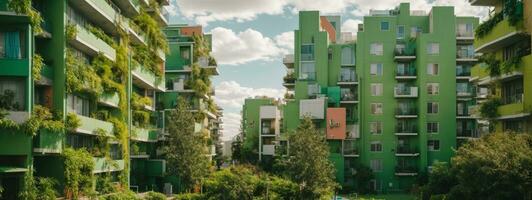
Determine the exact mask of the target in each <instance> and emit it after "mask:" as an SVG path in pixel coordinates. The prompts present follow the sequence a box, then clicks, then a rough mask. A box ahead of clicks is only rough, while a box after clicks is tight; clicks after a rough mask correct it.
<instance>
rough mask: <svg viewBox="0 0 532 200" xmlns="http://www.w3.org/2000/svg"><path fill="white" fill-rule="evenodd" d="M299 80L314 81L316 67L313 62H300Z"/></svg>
mask: <svg viewBox="0 0 532 200" xmlns="http://www.w3.org/2000/svg"><path fill="white" fill-rule="evenodd" d="M299 78H300V79H303V80H316V65H315V63H314V62H302V63H301V70H300V72H299Z"/></svg>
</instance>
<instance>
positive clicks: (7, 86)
mask: <svg viewBox="0 0 532 200" xmlns="http://www.w3.org/2000/svg"><path fill="white" fill-rule="evenodd" d="M25 83H26V81H25V80H24V78H15V77H5V76H0V94H2V95H8V96H11V95H12V97H13V98H12V99H10V98H6V99H2V104H4V105H1V106H2V107H4V109H6V110H9V111H20V110H24V108H25V107H26V106H25V102H26V98H25V96H26V95H25V94H26V87H25V86H24V85H25ZM8 99H10V100H8Z"/></svg>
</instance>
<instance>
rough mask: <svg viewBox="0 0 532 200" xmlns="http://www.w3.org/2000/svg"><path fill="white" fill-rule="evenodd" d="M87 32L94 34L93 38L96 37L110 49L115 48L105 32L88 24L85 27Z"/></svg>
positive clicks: (112, 40) (113, 41)
mask: <svg viewBox="0 0 532 200" xmlns="http://www.w3.org/2000/svg"><path fill="white" fill-rule="evenodd" d="M87 30H88V31H90V32H91V33H92V34H94V36H96V37H97V38H99V39H101V40H103V41H104V42H105V43H107V44H108V45H110V46H111V47H116V42H115V40H114V39H113V38H112V37H110V36H109V35H107V34H105V32H104V31H103V30H102V29H101V28H99V27H96V26H92V25H90V24H89V25H87Z"/></svg>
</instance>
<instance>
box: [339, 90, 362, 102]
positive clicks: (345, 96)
mask: <svg viewBox="0 0 532 200" xmlns="http://www.w3.org/2000/svg"><path fill="white" fill-rule="evenodd" d="M357 99H358V94H356V93H354V92H351V91H349V92H346V91H345V90H342V91H341V94H340V101H356V100H357Z"/></svg>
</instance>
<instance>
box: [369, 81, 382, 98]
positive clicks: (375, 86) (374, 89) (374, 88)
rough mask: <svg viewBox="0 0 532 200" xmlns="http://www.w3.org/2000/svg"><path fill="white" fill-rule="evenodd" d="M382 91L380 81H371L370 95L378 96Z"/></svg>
mask: <svg viewBox="0 0 532 200" xmlns="http://www.w3.org/2000/svg"><path fill="white" fill-rule="evenodd" d="M382 93H383V87H382V83H372V84H371V96H374V97H380V96H382Z"/></svg>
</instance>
